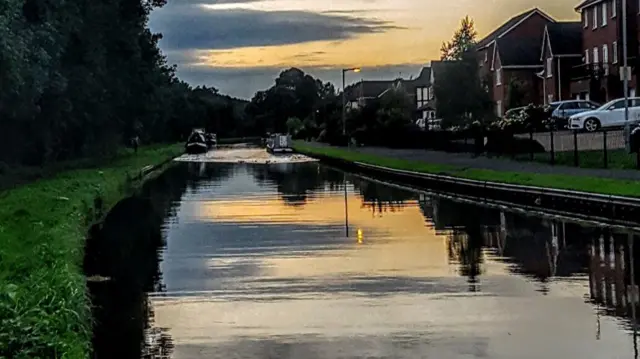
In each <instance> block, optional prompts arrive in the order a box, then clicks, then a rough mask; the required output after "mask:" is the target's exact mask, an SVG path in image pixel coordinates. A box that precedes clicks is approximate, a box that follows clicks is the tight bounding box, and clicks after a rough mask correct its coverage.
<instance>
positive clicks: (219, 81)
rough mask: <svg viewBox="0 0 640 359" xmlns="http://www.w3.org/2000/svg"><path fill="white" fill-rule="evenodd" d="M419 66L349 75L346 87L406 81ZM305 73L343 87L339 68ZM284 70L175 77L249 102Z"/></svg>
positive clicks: (187, 71) (208, 70) (192, 69)
mask: <svg viewBox="0 0 640 359" xmlns="http://www.w3.org/2000/svg"><path fill="white" fill-rule="evenodd" d="M420 68H421V66H420V65H415V64H405V65H389V66H379V67H368V68H364V69H363V71H362V72H361V73H359V74H349V75H348V77H347V85H348V84H349V83H353V82H357V81H360V79H362V78H365V79H366V80H390V79H394V78H397V77H400V76H401V77H403V78H409V77H411V76H414V77H415V76H417V75H418V74H419V73H420ZM301 69H302V70H303V71H305V72H306V73H308V74H310V75H312V76H314V77H317V78H319V79H321V80H322V81H329V82H331V83H333V84H334V85H335V86H336V88H340V87H341V86H342V80H341V70H340V68H333V67H330V66H323V67H317V66H314V67H301ZM282 70H285V69H284V68H275V67H253V68H219V67H204V66H181V67H180V66H179V67H178V76H179V77H180V78H181V79H182V80H184V81H186V82H188V83H190V84H192V85H193V86H196V85H207V86H214V87H216V88H218V89H219V90H220V91H221V92H222V93H226V94H229V95H231V96H236V97H240V98H245V99H251V97H253V95H254V93H255V92H256V91H258V90H263V89H267V88H269V87H271V86H272V85H273V83H274V79H275V78H276V77H278V74H279V73H280V72H281V71H282Z"/></svg>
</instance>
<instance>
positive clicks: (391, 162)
mask: <svg viewBox="0 0 640 359" xmlns="http://www.w3.org/2000/svg"><path fill="white" fill-rule="evenodd" d="M294 148H295V149H296V150H297V151H298V152H301V153H304V154H307V155H310V156H313V155H324V156H329V157H334V158H340V159H344V160H348V161H357V162H362V163H367V164H372V165H378V166H384V167H389V168H394V169H400V170H410V171H416V172H423V173H433V174H444V175H449V176H454V177H461V178H469V179H475V180H482V181H492V182H502V183H511V184H520V185H529V186H539V187H548V188H558V189H569V190H576V191H584V192H590V193H602V194H611V195H620V196H633V197H640V182H637V181H630V180H615V179H608V178H597V177H583V176H567V175H547V174H530V173H519V172H502V171H493V170H482V169H471V168H460V167H455V166H449V165H439V164H431V163H426V162H422V161H408V160H401V159H396V158H391V157H384V156H376V155H369V154H363V153H359V152H357V151H350V150H348V149H340V148H333V147H318V146H314V145H310V144H306V143H303V142H296V143H295V144H294Z"/></svg>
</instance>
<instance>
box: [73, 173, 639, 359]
mask: <svg viewBox="0 0 640 359" xmlns="http://www.w3.org/2000/svg"><path fill="white" fill-rule="evenodd" d="M345 188H346V191H345ZM634 238H636V234H635V233H633V232H631V231H630V230H629V231H627V230H624V229H619V228H617V229H612V228H607V227H606V226H596V225H594V224H589V225H586V224H581V223H576V222H572V221H571V220H570V218H567V219H563V218H544V217H536V216H528V215H527V214H525V213H522V212H512V211H510V210H508V209H500V208H486V207H482V206H479V205H474V204H469V203H460V202H456V201H453V200H451V199H445V198H439V197H437V196H429V195H425V194H419V193H415V192H410V191H405V190H401V189H397V188H394V187H390V186H387V185H384V184H379V183H375V182H370V181H367V180H364V179H361V178H358V177H356V176H352V175H348V174H344V173H342V172H340V171H337V170H333V169H330V168H327V167H324V166H323V165H321V164H319V163H295V164H290V163H272V164H248V163H236V164H229V163H227V164H225V163H187V162H185V163H179V164H176V165H175V166H173V167H171V168H170V169H169V170H167V171H166V172H165V173H164V174H162V175H161V176H159V177H158V178H157V179H155V180H153V181H150V182H148V183H147V184H146V185H145V187H144V188H143V189H142V191H141V193H140V195H138V196H135V197H132V198H129V199H127V200H125V201H123V202H121V203H120V204H118V206H116V207H115V208H114V209H113V210H112V211H111V213H109V215H108V216H107V217H106V219H105V222H104V223H103V224H102V225H100V226H95V227H94V228H93V229H92V231H91V233H90V236H89V239H88V244H87V258H86V260H85V270H86V272H87V275H91V276H94V277H97V278H102V280H99V281H94V282H92V283H90V290H91V296H92V300H93V303H94V306H95V309H94V316H95V321H96V323H95V330H94V343H93V345H94V348H95V353H94V357H95V358H136V359H137V358H145V359H151V358H154V359H155V358H174V359H185V358H224V359H233V358H249V359H250V358H256V359H257V358H264V359H266V358H300V359H321V358H322V359H325V358H504V359H507V358H509V359H511V358H531V359H534V358H535V359H538V358H631V357H634V358H635V357H637V340H636V331H635V329H634V328H635V326H634V325H633V323H635V320H634V318H635V315H636V308H637V307H636V305H634V303H637V302H638V301H637V299H634V298H637V294H634V293H637V286H635V283H636V281H635V280H632V277H633V276H634V275H635V273H636V272H637V271H638V268H637V265H636V262H637V260H638V258H639V257H638V253H637V247H638V245H634V244H633V240H634ZM631 253H635V255H631Z"/></svg>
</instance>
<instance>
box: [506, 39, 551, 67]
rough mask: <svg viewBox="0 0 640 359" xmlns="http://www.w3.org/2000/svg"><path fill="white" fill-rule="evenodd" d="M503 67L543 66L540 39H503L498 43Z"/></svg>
mask: <svg viewBox="0 0 640 359" xmlns="http://www.w3.org/2000/svg"><path fill="white" fill-rule="evenodd" d="M496 44H497V46H496V49H497V51H498V55H499V56H500V64H501V66H537V65H540V64H541V61H540V50H541V48H542V43H541V42H540V38H534V37H531V38H518V39H508V38H502V39H498V41H496Z"/></svg>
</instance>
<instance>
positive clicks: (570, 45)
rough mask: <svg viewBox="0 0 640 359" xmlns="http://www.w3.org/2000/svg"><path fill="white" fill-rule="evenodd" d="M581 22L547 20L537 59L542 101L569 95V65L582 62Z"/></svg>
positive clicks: (570, 96) (554, 99)
mask: <svg viewBox="0 0 640 359" xmlns="http://www.w3.org/2000/svg"><path fill="white" fill-rule="evenodd" d="M582 53H583V51H582V24H581V23H580V22H579V21H578V22H556V23H550V24H547V27H546V28H545V30H544V36H543V38H542V51H541V54H540V61H541V62H542V63H543V65H544V69H543V70H542V72H541V73H540V77H541V79H542V87H543V88H542V99H543V103H544V104H549V103H551V102H554V101H562V100H568V99H571V98H573V96H572V93H571V74H572V69H573V68H574V67H575V66H578V65H580V64H581V63H582Z"/></svg>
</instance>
